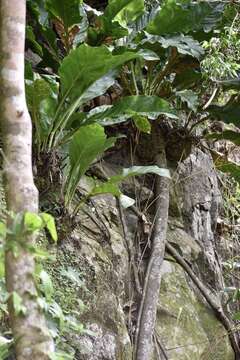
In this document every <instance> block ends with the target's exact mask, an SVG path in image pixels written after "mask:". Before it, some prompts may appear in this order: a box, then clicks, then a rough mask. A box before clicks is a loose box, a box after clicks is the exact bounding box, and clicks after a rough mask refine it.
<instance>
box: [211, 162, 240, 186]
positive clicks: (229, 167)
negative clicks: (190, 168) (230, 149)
mask: <svg viewBox="0 0 240 360" xmlns="http://www.w3.org/2000/svg"><path fill="white" fill-rule="evenodd" d="M216 166H217V169H218V170H220V171H222V172H224V173H227V174H229V175H231V176H232V177H233V178H234V179H235V180H236V181H237V182H238V183H240V166H239V165H238V164H236V163H233V162H230V161H229V162H226V163H225V164H220V165H218V164H217V165H216Z"/></svg>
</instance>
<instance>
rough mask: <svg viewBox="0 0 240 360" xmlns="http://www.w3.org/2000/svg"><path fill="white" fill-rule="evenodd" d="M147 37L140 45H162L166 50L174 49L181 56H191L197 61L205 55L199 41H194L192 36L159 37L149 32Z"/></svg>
mask: <svg viewBox="0 0 240 360" xmlns="http://www.w3.org/2000/svg"><path fill="white" fill-rule="evenodd" d="M145 35H146V37H145V38H144V39H143V40H141V42H140V44H141V45H144V44H160V46H161V47H163V48H164V49H167V48H170V47H174V48H176V49H177V51H178V52H179V54H183V55H190V56H192V57H195V58H197V59H200V58H201V57H202V56H203V55H204V50H203V48H202V47H201V45H200V44H199V42H198V41H197V40H194V39H193V38H192V37H191V36H186V35H183V34H180V35H173V36H158V35H151V34H148V33H147V32H146V33H145Z"/></svg>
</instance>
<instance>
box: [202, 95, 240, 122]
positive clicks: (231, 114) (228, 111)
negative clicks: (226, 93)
mask: <svg viewBox="0 0 240 360" xmlns="http://www.w3.org/2000/svg"><path fill="white" fill-rule="evenodd" d="M207 110H208V112H209V113H210V114H211V115H212V116H214V117H215V118H217V119H219V120H222V121H224V122H225V123H226V124H231V123H232V124H234V125H236V126H237V127H240V119H239V114H240V104H239V103H238V102H232V101H230V102H228V103H227V104H226V105H223V106H220V105H210V106H209V107H208V109H207Z"/></svg>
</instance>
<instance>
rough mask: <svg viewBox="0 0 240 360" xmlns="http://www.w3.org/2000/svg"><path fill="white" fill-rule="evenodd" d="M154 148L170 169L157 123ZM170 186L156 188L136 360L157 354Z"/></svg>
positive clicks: (162, 182)
mask: <svg viewBox="0 0 240 360" xmlns="http://www.w3.org/2000/svg"><path fill="white" fill-rule="evenodd" d="M152 138H153V146H154V148H155V150H156V152H157V154H156V156H155V164H156V165H157V166H159V167H162V168H167V159H166V152H165V142H164V138H163V136H162V134H161V130H160V129H159V128H158V123H157V122H156V123H155V124H154V126H153V127H152ZM169 184H170V180H169V178H167V177H162V176H157V178H156V184H155V192H154V195H155V199H156V210H155V216H154V220H153V229H152V245H151V246H152V252H151V256H150V259H149V262H148V266H147V271H146V275H145V279H144V287H143V294H142V300H141V304H140V309H139V313H138V321H137V329H136V341H135V342H136V344H135V348H136V349H135V359H136V360H150V359H151V357H152V352H153V343H152V338H153V333H154V327H155V321H156V313H157V305H158V300H159V291H160V285H161V267H162V263H163V259H164V254H165V245H166V233H167V223H168V207H169Z"/></svg>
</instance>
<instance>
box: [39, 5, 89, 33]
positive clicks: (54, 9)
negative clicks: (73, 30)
mask: <svg viewBox="0 0 240 360" xmlns="http://www.w3.org/2000/svg"><path fill="white" fill-rule="evenodd" d="M81 3H82V1H81V0H67V1H66V0H47V2H46V7H47V10H48V11H49V12H50V14H51V15H53V16H54V17H56V18H59V19H61V20H62V22H63V24H64V28H65V30H67V29H69V28H70V27H71V26H73V25H76V24H78V23H80V21H81V11H80V7H81Z"/></svg>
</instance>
